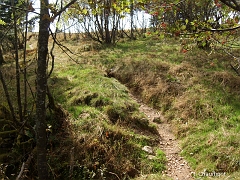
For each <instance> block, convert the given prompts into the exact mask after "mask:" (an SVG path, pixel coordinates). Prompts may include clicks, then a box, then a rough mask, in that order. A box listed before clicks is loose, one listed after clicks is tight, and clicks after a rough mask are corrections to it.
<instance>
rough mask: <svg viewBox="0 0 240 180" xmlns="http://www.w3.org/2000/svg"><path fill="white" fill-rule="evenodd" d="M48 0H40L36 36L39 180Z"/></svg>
mask: <svg viewBox="0 0 240 180" xmlns="http://www.w3.org/2000/svg"><path fill="white" fill-rule="evenodd" d="M47 7H48V0H42V1H41V12H40V14H41V15H40V22H39V36H38V60H37V80H36V81H37V97H36V137H37V166H38V178H39V180H46V179H48V168H47V159H46V155H47V151H46V144H47V138H46V91H47V74H46V73H47V72H46V68H47V67H46V66H47V54H48V38H49V31H48V30H49V26H50V18H49V12H48V8H47Z"/></svg>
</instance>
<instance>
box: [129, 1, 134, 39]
mask: <svg viewBox="0 0 240 180" xmlns="http://www.w3.org/2000/svg"><path fill="white" fill-rule="evenodd" d="M130 16H131V35H130V37H131V40H133V39H134V37H133V2H132V1H131V6H130Z"/></svg>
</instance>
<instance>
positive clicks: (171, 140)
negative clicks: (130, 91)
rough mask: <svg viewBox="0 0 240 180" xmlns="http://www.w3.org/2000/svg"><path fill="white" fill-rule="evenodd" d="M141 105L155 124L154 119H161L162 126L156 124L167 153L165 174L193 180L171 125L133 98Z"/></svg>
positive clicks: (178, 178) (179, 179)
mask: <svg viewBox="0 0 240 180" xmlns="http://www.w3.org/2000/svg"><path fill="white" fill-rule="evenodd" d="M132 98H133V99H135V100H136V101H137V102H138V103H139V104H140V111H141V112H143V113H144V114H145V115H146V116H147V117H148V119H149V120H150V121H151V122H153V120H154V119H159V118H160V119H161V123H160V124H156V123H154V122H153V123H154V124H156V126H157V129H158V132H159V134H160V137H161V142H160V145H159V147H160V148H161V149H162V150H163V151H164V152H165V154H166V157H167V160H168V162H167V170H166V171H165V172H164V173H165V174H166V175H167V176H169V177H171V178H172V179H174V180H192V179H193V178H192V176H191V169H190V167H189V166H188V164H187V162H186V161H185V160H184V159H183V157H181V156H180V152H181V148H180V147H179V143H178V140H177V139H176V138H175V137H174V135H173V133H172V131H171V125H170V124H169V123H167V122H166V120H165V119H164V117H163V116H162V115H161V114H160V112H158V111H156V110H154V109H152V108H150V107H149V106H147V105H145V104H143V103H142V102H141V101H140V100H139V99H137V98H135V97H134V96H132Z"/></svg>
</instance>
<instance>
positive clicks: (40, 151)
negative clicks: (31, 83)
mask: <svg viewBox="0 0 240 180" xmlns="http://www.w3.org/2000/svg"><path fill="white" fill-rule="evenodd" d="M75 1H76V0H72V1H71V2H70V3H68V4H67V5H66V6H65V7H64V8H62V9H61V10H60V11H58V12H55V13H54V14H53V16H52V17H50V15H49V7H50V6H49V2H48V0H42V1H41V7H40V9H41V11H40V21H39V35H38V59H37V78H36V82H37V96H36V140H37V167H38V178H39V180H46V179H48V167H47V158H46V157H47V151H46V145H47V135H46V128H47V124H46V94H47V55H48V39H49V26H50V23H51V22H52V21H53V20H54V19H55V18H56V17H57V16H58V15H60V14H61V13H62V12H63V11H65V10H66V8H68V7H69V6H70V5H72V4H73V3H74V2H75Z"/></svg>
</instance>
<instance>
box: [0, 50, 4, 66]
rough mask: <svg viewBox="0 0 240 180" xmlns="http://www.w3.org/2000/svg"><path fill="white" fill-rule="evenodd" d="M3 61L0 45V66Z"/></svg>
mask: <svg viewBox="0 0 240 180" xmlns="http://www.w3.org/2000/svg"><path fill="white" fill-rule="evenodd" d="M3 63H5V61H4V58H3V53H2V48H1V46H0V66H1V65H2V64H3Z"/></svg>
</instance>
